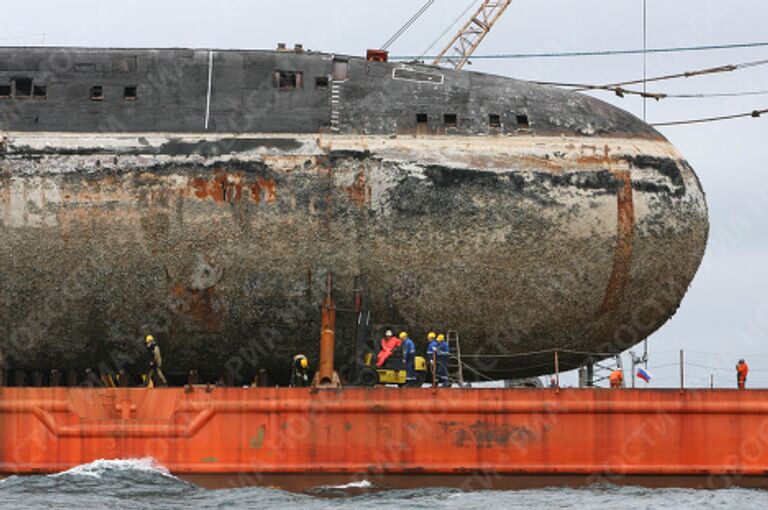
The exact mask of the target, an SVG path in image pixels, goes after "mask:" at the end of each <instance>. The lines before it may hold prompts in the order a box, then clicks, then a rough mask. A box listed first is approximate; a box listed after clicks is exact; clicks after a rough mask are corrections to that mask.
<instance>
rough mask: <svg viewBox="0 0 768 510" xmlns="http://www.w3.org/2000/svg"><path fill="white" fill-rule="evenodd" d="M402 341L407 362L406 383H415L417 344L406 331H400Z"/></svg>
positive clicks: (404, 357) (404, 359) (404, 358)
mask: <svg viewBox="0 0 768 510" xmlns="http://www.w3.org/2000/svg"><path fill="white" fill-rule="evenodd" d="M400 341H401V342H402V343H403V362H404V363H405V384H406V386H410V385H413V384H414V383H415V382H416V344H414V343H413V340H411V337H409V336H408V333H406V332H405V331H401V332H400Z"/></svg>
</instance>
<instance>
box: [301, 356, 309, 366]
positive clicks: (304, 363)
mask: <svg viewBox="0 0 768 510" xmlns="http://www.w3.org/2000/svg"><path fill="white" fill-rule="evenodd" d="M299 364H300V365H301V368H307V365H309V362H308V361H307V358H301V361H299Z"/></svg>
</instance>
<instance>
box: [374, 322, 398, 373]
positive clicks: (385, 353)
mask: <svg viewBox="0 0 768 510" xmlns="http://www.w3.org/2000/svg"><path fill="white" fill-rule="evenodd" d="M401 343H402V342H401V341H400V339H399V338H397V337H396V336H395V335H393V334H392V331H391V330H389V329H388V330H387V332H386V333H384V338H382V339H381V350H380V351H379V354H378V355H376V366H377V367H380V366H382V365H383V364H384V362H385V361H387V360H388V359H389V357H390V356H392V353H393V352H394V351H395V349H397V348H398V347H400V344H401Z"/></svg>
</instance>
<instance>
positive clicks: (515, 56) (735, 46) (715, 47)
mask: <svg viewBox="0 0 768 510" xmlns="http://www.w3.org/2000/svg"><path fill="white" fill-rule="evenodd" d="M766 46H768V41H758V42H749V43H734V44H710V45H700V46H673V47H667V48H646V49H642V48H639V49H630V50H597V51H564V52H551V53H501V54H492V55H473V56H472V59H473V60H474V59H488V60H509V59H521V58H571V57H603V56H618V55H641V54H643V53H648V54H653V53H682V52H689V51H711V50H732V49H739V48H763V47H766ZM421 58H424V59H434V58H437V55H430V56H425V55H421V56H416V55H395V56H390V58H389V59H390V60H415V59H421Z"/></svg>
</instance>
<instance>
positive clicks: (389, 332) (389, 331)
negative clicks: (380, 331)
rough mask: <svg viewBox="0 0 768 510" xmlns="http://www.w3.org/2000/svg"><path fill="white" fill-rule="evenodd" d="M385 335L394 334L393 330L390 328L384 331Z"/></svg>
mask: <svg viewBox="0 0 768 510" xmlns="http://www.w3.org/2000/svg"><path fill="white" fill-rule="evenodd" d="M384 335H385V336H392V330H391V329H388V330H387V332H386V333H384Z"/></svg>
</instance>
